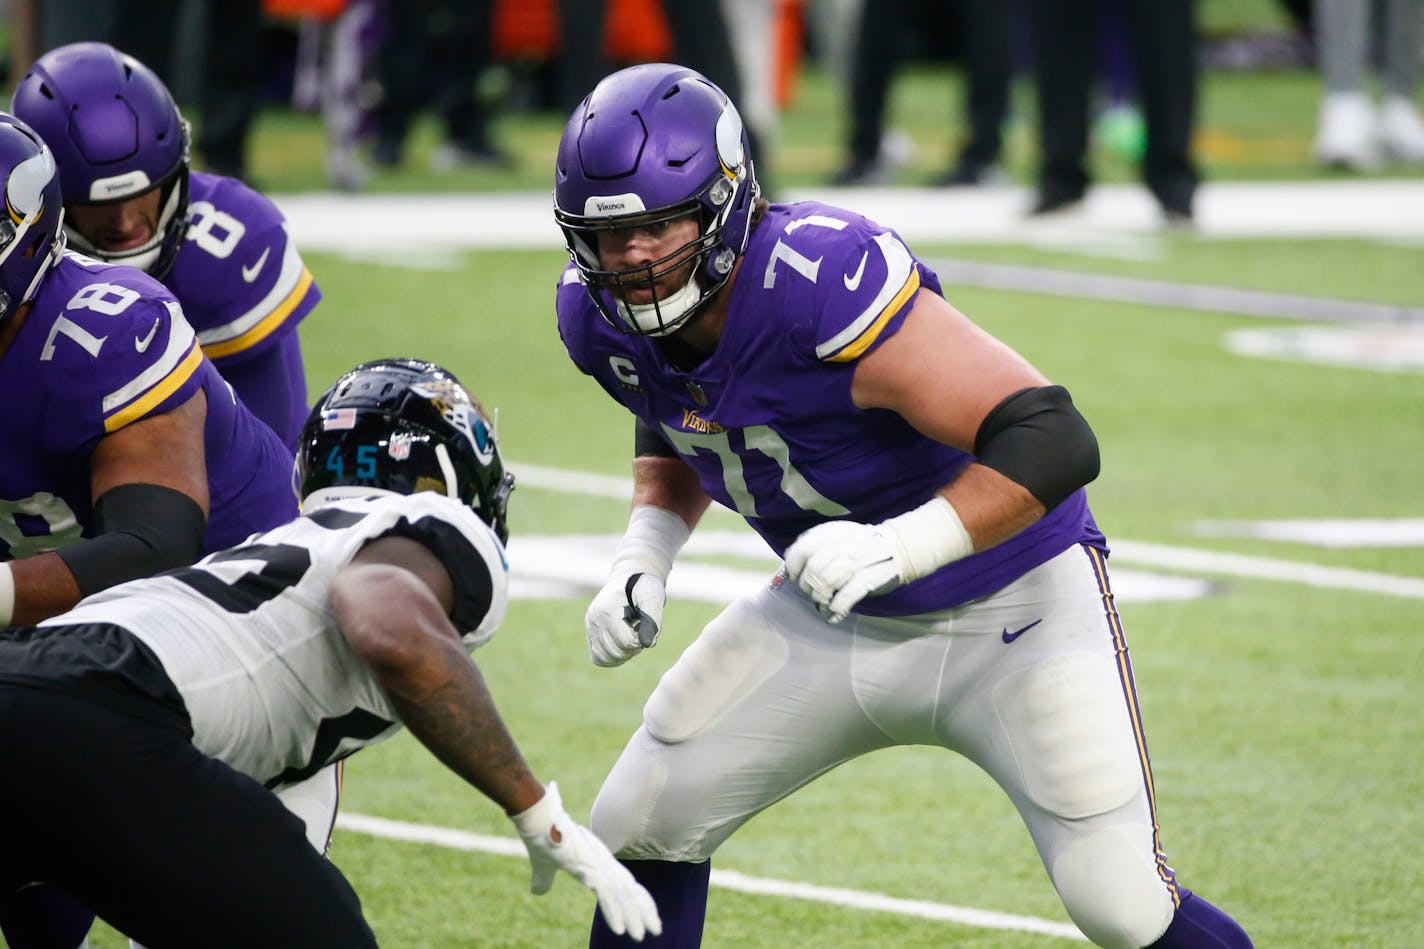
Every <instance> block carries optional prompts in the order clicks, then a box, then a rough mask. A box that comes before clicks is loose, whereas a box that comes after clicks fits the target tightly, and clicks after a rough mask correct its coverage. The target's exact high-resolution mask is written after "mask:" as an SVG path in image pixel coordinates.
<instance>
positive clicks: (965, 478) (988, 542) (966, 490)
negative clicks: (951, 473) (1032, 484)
mask: <svg viewBox="0 0 1424 949" xmlns="http://www.w3.org/2000/svg"><path fill="white" fill-rule="evenodd" d="M939 493H940V494H941V495H943V496H944V497H945V499H946V500H948V501H949V503H950V504H952V505H953V506H954V510H955V513H956V514H958V515H959V519H960V521H961V523H963V525H964V529H965V530H966V531H968V532H969V537H970V539H971V540H972V541H973V542H974V549H975V550H986V549H988V548H990V547H993V546H994V545H996V544H1001V543H1003V542H1004V541H1006V540H1008V539H1009V538H1010V537H1012V536H1014V535H1015V534H1017V533H1018V532H1019V531H1021V530H1023V529H1024V528H1026V527H1028V526H1029V525H1031V524H1033V522H1034V521H1037V520H1038V519H1039V518H1041V517H1042V516H1043V515H1044V514H1045V513H1046V512H1045V510H1044V507H1043V504H1042V503H1041V502H1040V501H1039V500H1038V499H1037V498H1035V497H1034V496H1033V495H1032V494H1030V493H1029V491H1028V489H1027V488H1025V487H1024V486H1023V485H1021V484H1018V483H1017V482H1015V481H1012V480H1010V479H1009V478H1007V477H1005V476H1004V475H1002V474H1000V473H999V472H997V471H995V470H993V469H992V468H986V467H984V466H983V465H969V466H968V467H966V468H965V469H964V471H963V472H962V473H961V474H960V475H959V477H957V478H956V479H955V480H954V481H953V482H952V483H951V484H950V485H949V486H948V487H946V488H944V489H943V490H941V491H940V492H939Z"/></svg>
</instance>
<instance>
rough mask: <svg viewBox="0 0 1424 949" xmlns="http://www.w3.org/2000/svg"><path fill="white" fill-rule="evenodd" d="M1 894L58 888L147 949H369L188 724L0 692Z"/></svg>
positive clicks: (368, 938) (19, 688)
mask: <svg viewBox="0 0 1424 949" xmlns="http://www.w3.org/2000/svg"><path fill="white" fill-rule="evenodd" d="M0 761H3V762H4V763H5V777H4V780H3V781H0V821H3V822H4V824H3V827H0V838H3V839H4V841H5V845H4V846H3V847H0V891H4V892H9V891H10V890H12V889H14V888H15V887H17V886H20V885H23V884H25V883H27V882H30V881H33V880H43V881H45V882H47V883H54V884H57V885H59V886H62V887H64V888H65V889H66V890H68V891H69V892H70V893H72V894H74V895H75V896H76V897H78V898H79V899H81V900H83V901H84V902H85V903H86V904H87V905H88V906H90V907H91V908H92V909H93V910H94V911H95V912H96V913H98V914H99V916H100V917H101V918H102V919H104V920H105V921H106V922H108V923H109V924H110V925H112V926H113V927H114V928H116V929H118V930H120V931H121V932H123V933H125V934H126V935H128V936H130V937H132V938H134V939H136V940H138V941H140V942H142V943H143V944H145V945H146V946H149V947H150V949H165V947H171V949H192V947H194V946H204V947H226V946H231V947H234V949H236V947H244V949H251V947H253V946H264V947H292V949H297V947H301V949H312V947H332V949H336V947H342V949H353V947H368V946H375V945H376V940H375V937H374V936H373V935H372V933H371V930H370V929H369V928H368V927H367V925H366V923H365V920H364V919H363V918H362V916H361V905H360V901H359V899H358V898H357V896H356V893H355V891H354V890H352V888H351V886H350V884H349V883H347V882H346V879H345V878H344V877H343V876H342V875H341V873H340V872H339V871H338V870H337V869H336V868H335V867H334V866H332V865H331V863H329V862H328V861H327V860H326V859H325V858H324V857H322V856H321V855H320V854H318V853H317V852H316V851H315V850H313V849H312V847H311V845H310V844H309V843H307V840H306V835H305V833H304V832H303V828H302V823H301V821H300V820H299V819H298V818H297V817H295V816H294V815H293V814H291V813H290V812H289V811H287V810H286V808H284V807H283V806H282V805H281V803H280V802H278V800H277V798H276V796H275V795H273V794H272V793H270V792H269V791H267V790H266V789H265V788H263V787H262V786H261V785H260V784H258V783H257V782H255V781H253V780H252V779H250V778H248V777H247V776H245V775H242V774H239V773H238V772H236V771H234V770H233V769H232V768H229V767H228V766H227V765H224V764H222V763H221V762H218V761H215V760H213V759H211V758H208V757H206V756H204V755H203V754H201V753H200V752H199V751H198V750H197V749H196V748H194V747H193V745H192V744H191V743H190V742H189V740H188V734H187V729H186V722H185V721H184V720H183V719H182V717H181V716H177V715H172V716H170V717H168V718H167V719H166V720H165V719H164V718H162V717H160V716H155V717H154V718H152V719H150V718H140V717H135V716H131V715H128V714H124V713H120V712H116V711H114V710H113V709H111V708H106V707H104V706H103V705H99V704H95V703H93V702H90V701H89V700H87V699H85V698H83V697H79V696H75V695H70V694H64V693H60V692H52V691H47V690H45V689H40V688H33V687H30V686H28V685H15V684H11V683H0Z"/></svg>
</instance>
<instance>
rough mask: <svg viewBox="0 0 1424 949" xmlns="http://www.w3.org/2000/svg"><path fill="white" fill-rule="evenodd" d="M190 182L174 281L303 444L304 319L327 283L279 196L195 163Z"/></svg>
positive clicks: (216, 348) (240, 375) (247, 384)
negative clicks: (316, 272)
mask: <svg viewBox="0 0 1424 949" xmlns="http://www.w3.org/2000/svg"><path fill="white" fill-rule="evenodd" d="M189 187H190V202H189V214H190V217H191V224H190V225H189V227H188V234H187V239H186V240H185V242H184V244H183V247H182V249H181V250H180V251H179V253H178V257H177V260H176V261H175V263H174V266H173V271H172V272H171V273H170V274H169V275H168V277H167V279H166V283H167V284H168V286H169V288H170V289H171V290H172V291H173V293H174V294H175V295H176V296H177V297H178V300H179V301H180V302H181V303H182V304H183V311H184V313H185V314H186V315H187V317H188V321H189V322H190V323H191V324H192V325H193V328H194V329H196V330H197V332H198V340H199V342H200V343H201V344H202V347H203V352H204V353H205V354H207V356H208V358H209V359H211V360H212V361H213V365H215V366H216V367H217V368H218V371H219V372H221V373H222V374H223V376H224V377H225V378H227V379H228V381H230V382H232V383H233V385H234V387H235V388H236V389H237V392H238V395H239V397H241V398H242V400H243V401H244V402H246V403H247V404H248V407H249V408H251V409H252V410H253V412H254V413H255V414H256V415H257V416H258V417H259V418H261V419H262V420H263V421H265V422H266V423H267V424H269V425H271V426H272V428H273V429H274V430H276V431H277V433H278V435H279V436H281V437H282V438H283V440H284V441H286V442H287V443H288V444H291V445H295V442H296V436H297V433H298V430H299V429H300V428H301V423H302V422H303V421H304V420H305V418H306V411H307V405H306V377H305V373H304V370H303V368H302V360H301V351H300V343H299V341H298V338H297V325H298V323H300V322H301V320H302V319H303V318H304V317H305V316H306V315H307V313H309V312H310V311H311V310H312V308H313V307H315V306H316V304H317V302H318V301H319V300H320V299H321V291H320V290H319V289H318V288H317V285H316V283H315V282H314V281H313V279H312V274H311V271H310V270H309V269H308V268H307V267H306V265H305V264H304V263H303V262H302V258H301V255H300V254H298V253H297V248H296V244H295V243H294V242H293V241H292V240H291V236H290V234H289V233H288V230H287V223H286V220H285V219H284V218H283V217H282V213H281V212H280V211H279V210H278V209H277V207H276V205H274V204H273V203H272V202H271V201H270V200H268V199H267V198H266V197H264V196H263V195H261V194H259V193H258V192H256V191H254V190H252V189H251V188H249V187H247V186H246V185H244V184H243V183H242V182H240V181H238V180H236V179H234V178H225V177H221V176H218V175H209V174H202V173H197V172H195V173H194V174H193V175H192V176H191V181H190V186H189Z"/></svg>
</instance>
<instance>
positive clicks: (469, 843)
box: [336, 812, 1087, 942]
mask: <svg viewBox="0 0 1424 949" xmlns="http://www.w3.org/2000/svg"><path fill="white" fill-rule="evenodd" d="M336 826H337V828H338V829H340V830H349V831H351V832H352V833H357V834H366V835H368V836H371V837H381V838H384V839H386V840H399V841H404V842H406V843H419V844H431V845H434V846H437V847H446V848H449V849H451V850H465V851H476V852H479V853H491V854H496V855H498V856H502V857H524V856H526V853H525V850H524V844H522V843H520V842H519V841H518V840H516V839H515V838H512V837H492V836H489V835H486V834H472V833H469V832H467V831H462V830H453V829H451V828H449V827H434V826H431V825H429V824H411V823H407V822H405V821H397V820H389V819H387V818H384V817H371V816H368V815H366V814H351V813H347V812H343V813H341V814H340V815H339V816H338V817H337V819H336ZM712 885H713V886H717V887H722V888H723V889H728V890H737V891H739V892H742V893H754V894H757V895H760V896H782V897H788V898H791V899H798V900H809V901H811V902H815V903H826V904H829V905H832V906H842V907H846V908H849V909H863V910H874V911H877V912H882V913H896V914H898V915H901V916H916V917H919V918H920V919H932V920H938V921H942V922H950V923H960V924H962V925H965V926H976V927H979V928H981V929H1009V930H1015V931H1017V932H1029V933H1042V934H1043V935H1046V936H1058V937H1060V938H1063V939H1074V940H1077V941H1079V942H1086V941H1087V940H1086V939H1084V937H1083V934H1082V933H1080V932H1079V931H1078V930H1077V928H1076V927H1074V926H1070V925H1068V924H1066V923H1056V922H1053V921H1052V920H1048V919H1039V918H1037V917H1035V916H1015V915H1013V914H1011V913H995V912H992V911H990V910H982V909H974V908H973V907H970V906H953V905H951V904H948V903H930V902H927V901H925V900H904V899H900V898H898V897H894V896H885V895H883V894H880V893H866V892H863V891H861V890H848V889H844V888H841V887H833V886H816V885H815V884H811V883H797V882H794V881H790V880H772V879H768V878H765V877H753V876H747V875H746V874H744V873H738V872H736V871H735V870H713V871H712Z"/></svg>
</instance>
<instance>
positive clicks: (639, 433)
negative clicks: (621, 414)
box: [633, 418, 678, 458]
mask: <svg viewBox="0 0 1424 949" xmlns="http://www.w3.org/2000/svg"><path fill="white" fill-rule="evenodd" d="M633 424H634V426H635V427H634V429H633V456H634V457H636V458H645V457H648V456H652V457H655V458H676V457H677V456H678V455H677V449H675V448H673V447H672V446H671V445H669V444H668V443H667V439H666V438H663V436H662V435H661V434H660V433H659V432H656V431H654V430H653V429H652V428H650V427H649V426H648V425H647V423H645V422H644V421H643V420H642V419H640V418H635V419H634V420H633Z"/></svg>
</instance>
